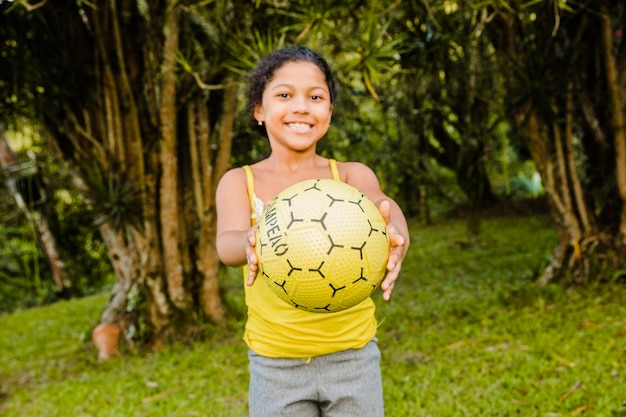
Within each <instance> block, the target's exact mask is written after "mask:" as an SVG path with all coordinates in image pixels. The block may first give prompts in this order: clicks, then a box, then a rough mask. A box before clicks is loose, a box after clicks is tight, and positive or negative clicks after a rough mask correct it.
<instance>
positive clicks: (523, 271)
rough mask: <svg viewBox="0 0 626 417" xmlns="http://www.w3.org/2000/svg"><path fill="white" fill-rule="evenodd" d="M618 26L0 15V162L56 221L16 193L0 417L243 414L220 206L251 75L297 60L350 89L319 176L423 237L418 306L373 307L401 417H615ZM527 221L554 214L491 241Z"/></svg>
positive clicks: (552, 9) (622, 329) (241, 369)
mask: <svg viewBox="0 0 626 417" xmlns="http://www.w3.org/2000/svg"><path fill="white" fill-rule="evenodd" d="M96 3H97V4H96ZM344 3H345V4H344ZM625 13H626V7H625V6H624V4H623V1H621V0H588V1H576V2H572V1H564V0H546V1H536V0H516V1H500V0H488V1H469V0H468V1H465V0H463V1H460V0H458V1H457V0H436V1H435V0H432V1H426V0H420V1H417V0H408V1H393V0H389V1H383V0H378V1H376V0H362V1H355V2H335V1H326V0H298V1H296V0H293V1H289V2H286V1H274V0H268V1H261V0H258V1H254V2H238V1H237V2H234V1H218V0H214V1H212V0H208V1H200V2H194V1H164V0H157V1H153V2H147V1H130V0H127V1H122V0H117V1H108V2H88V1H75V0H67V1H63V0H54V1H53V0H48V1H45V0H44V1H41V2H37V3H32V4H31V3H29V2H27V1H24V0H20V1H7V0H0V39H2V40H3V41H2V43H1V44H0V88H1V89H2V90H1V91H2V94H1V95H0V97H1V98H2V100H1V101H0V142H2V143H5V142H6V143H9V144H10V147H11V148H13V150H14V151H15V155H12V154H11V153H10V152H6V153H3V154H2V155H1V156H2V157H3V158H4V157H6V156H9V157H11V156H15V157H16V158H17V160H18V161H28V160H32V155H31V154H29V151H31V152H34V153H35V156H36V157H35V161H36V162H37V166H38V167H39V173H40V177H29V178H35V179H39V180H41V181H42V185H43V189H45V194H46V196H47V198H46V200H45V204H44V202H42V203H41V204H39V203H38V204H27V205H26V206H25V207H23V206H20V204H18V202H17V201H18V200H19V198H17V199H16V197H19V196H20V195H22V194H21V193H15V190H14V189H11V185H15V182H14V180H16V178H14V177H13V176H12V175H11V174H10V173H9V171H5V172H3V174H2V175H3V177H2V178H1V179H2V180H3V181H4V182H5V183H6V184H7V185H9V187H7V189H6V190H4V189H3V190H2V191H0V209H1V210H0V242H2V245H0V313H2V315H0V363H2V367H1V368H0V378H1V379H0V381H1V383H2V386H1V391H0V400H1V401H2V405H0V411H2V413H3V415H4V414H6V415H7V416H12V415H32V416H38V415H39V416H44V415H46V416H47V415H59V416H65V415H78V416H79V415H85V416H87V415H90V416H91V415H93V416H96V415H120V416H128V415H155V416H157V415H159V416H162V415H177V416H178V415H206V414H207V413H210V414H212V415H224V416H237V415H245V407H246V400H245V398H246V395H245V392H246V387H245V384H246V380H247V379H246V372H245V363H246V358H245V349H244V347H243V344H242V343H241V341H240V337H241V326H242V321H243V317H244V307H243V301H242V295H241V285H240V278H239V274H238V272H236V271H233V270H227V269H224V268H223V267H221V266H220V265H219V263H218V262H217V258H216V256H215V253H214V248H213V247H212V238H213V232H214V226H215V224H214V216H213V214H214V213H213V211H212V210H213V207H214V202H213V201H212V197H213V191H214V186H215V183H216V182H217V180H218V179H219V176H220V174H221V173H223V172H224V170H225V169H227V168H228V166H231V165H239V164H241V163H244V162H250V161H254V160H257V159H258V158H260V157H262V156H263V155H264V153H265V152H266V151H267V148H266V144H265V143H264V142H263V141H262V140H260V139H259V138H258V137H256V136H254V135H253V134H252V132H251V131H250V129H249V127H247V126H246V125H245V123H244V120H243V118H242V117H241V114H240V112H238V110H240V107H241V105H242V100H241V94H242V88H243V86H244V85H245V74H246V73H247V71H248V70H249V69H250V68H251V67H252V65H254V63H255V62H256V61H257V60H258V59H259V58H260V57H261V56H263V55H264V54H265V53H267V52H269V51H270V50H273V49H275V48H277V47H280V46H282V45H285V44H288V43H299V44H304V45H307V46H310V47H312V48H313V49H316V50H317V51H319V52H320V53H321V54H322V55H324V56H326V57H329V58H331V59H330V60H331V63H332V65H333V67H334V68H335V69H336V70H337V74H338V77H339V81H340V84H341V87H342V97H341V102H340V103H339V105H338V106H337V111H336V113H335V114H334V120H333V126H332V129H331V131H330V132H329V135H328V138H327V140H325V141H323V142H322V143H321V145H320V152H321V153H322V154H324V155H326V156H333V157H335V158H337V159H340V160H344V159H358V160H362V161H363V162H365V163H367V164H368V165H370V166H372V167H373V168H374V169H375V170H376V172H377V173H378V175H379V177H380V178H381V181H382V183H383V185H384V187H385V189H386V190H387V191H388V192H389V193H390V194H391V195H393V196H394V197H395V198H396V199H397V200H398V201H399V202H400V203H401V205H402V206H403V208H404V209H405V210H406V212H407V214H408V215H409V217H410V218H411V226H412V228H413V236H414V239H415V241H414V242H413V245H412V246H411V253H410V256H409V258H408V259H407V263H406V265H405V268H404V273H403V275H402V278H401V279H402V281H401V284H400V286H399V288H398V290H397V291H396V293H395V294H394V299H393V301H392V302H391V303H389V304H383V303H381V302H380V300H377V302H378V303H379V310H378V314H379V318H380V320H381V327H380V344H381V347H382V349H383V352H384V355H385V365H384V372H385V385H386V397H387V398H386V399H387V408H388V412H389V415H393V416H396V415H397V416H405V415H406V416H411V415H416V416H454V415H487V416H489V415H493V416H496V415H516V414H519V415H531V416H535V415H536V416H561V415H563V416H565V415H577V414H581V413H583V412H584V413H589V414H592V415H594V416H613V417H614V416H624V415H626V410H625V407H624V402H625V401H626V399H625V398H624V394H623V391H621V390H620V389H619V388H620V384H619V381H620V379H621V378H622V377H623V374H624V372H625V369H624V368H625V366H624V364H625V362H624V352H625V348H624V336H625V334H626V325H625V323H624V321H623V320H624V319H623V317H625V316H626V315H625V314H624V313H625V312H624V307H623V302H622V301H621V300H623V298H624V287H623V282H624V277H626V272H625V271H626V268H625V267H624V259H626V256H624V254H623V251H624V247H625V243H626V204H624V202H625V201H626V128H625V126H626V124H625V123H623V116H624V114H625V111H624V104H623V103H622V101H623V97H625V96H626V95H625V94H624V92H626V42H625V41H624V32H623V31H624V22H625V21H626V20H625V19H624V16H625ZM24 132H27V133H28V134H27V135H24V134H23V133H24ZM5 133H6V134H5ZM20 133H22V135H21V136H20V135H19V134H20ZM26 136H27V137H28V138H29V140H28V141H27V142H26V143H24V142H23V141H22V140H21V138H24V137H26ZM172 161H175V162H177V163H178V164H177V165H175V166H173V165H171V164H170V163H171V162H172ZM3 162H4V159H3ZM10 165H11V164H9V166H10ZM3 168H4V165H3ZM18 179H24V178H22V177H20V178H18ZM27 188H28V187H27ZM22 191H23V190H22ZM544 191H545V192H546V193H547V199H546V198H538V197H540V196H542V195H543V193H544ZM27 195H28V194H23V195H22V197H24V196H27ZM518 199H531V200H530V201H531V203H532V204H531V206H533V207H535V206H540V207H541V212H548V210H546V206H548V207H549V209H550V210H549V213H550V217H548V216H542V215H538V216H535V217H520V218H513V217H504V218H497V219H490V220H486V221H485V223H484V224H481V219H482V218H483V217H484V216H485V215H486V214H487V213H488V212H493V211H497V209H498V207H500V205H499V203H501V202H503V201H504V202H507V203H511V202H513V203H514V204H507V207H508V208H509V210H510V209H511V207H512V208H513V209H515V210H517V209H520V210H522V209H523V207H528V205H518V204H517V203H518V201H517V200H518ZM26 200H27V201H26V202H27V203H29V202H31V201H30V200H29V199H28V198H26ZM515 210H514V211H513V212H514V213H517V211H515ZM450 213H453V214H457V215H458V216H459V217H461V218H462V220H448V221H446V222H441V221H440V220H441V219H442V218H444V217H445V215H448V214H450ZM509 213H511V211H509ZM533 213H537V211H536V210H535V211H533ZM37 220H46V225H47V227H49V229H50V230H52V232H53V235H54V236H56V238H57V239H56V242H57V245H58V246H57V248H58V250H59V253H60V255H61V256H60V259H62V260H63V261H64V263H63V267H64V271H65V273H66V276H67V277H68V283H69V284H71V285H68V286H67V287H65V284H64V283H63V282H61V283H60V284H59V282H60V281H55V274H54V271H55V268H54V266H55V265H56V266H58V265H57V264H56V263H54V262H50V260H49V257H47V256H45V255H44V249H45V245H42V242H41V239H40V234H39V233H38V230H39V229H37V228H36V226H37V225H38V224H39V222H37ZM171 236H175V239H168V238H167V237H171ZM42 246H43V248H42ZM553 249H554V250H553ZM164 260H167V262H166V261H164ZM138 265H141V266H142V267H138ZM181 271H182V272H181ZM181 274H182V276H181ZM218 277H219V278H220V279H219V285H217V283H218V279H217V278H218ZM538 277H540V280H539V281H540V283H541V284H542V286H537V285H536V284H537V280H538ZM68 288H70V289H71V292H68V291H65V290H66V289H68ZM90 294H95V295H90ZM84 295H89V296H88V297H86V298H80V296H84ZM73 296H77V297H78V298H75V299H73V300H71V301H67V300H66V301H60V300H63V299H64V298H67V297H73ZM53 302H56V303H54V304H53ZM32 306H43V307H42V308H37V309H32V310H25V308H27V307H32ZM100 313H102V314H100ZM99 322H106V323H113V324H114V325H116V326H119V327H121V328H122V336H123V340H124V341H125V342H126V343H124V344H123V346H122V348H123V352H124V355H123V356H122V357H118V358H116V359H114V360H112V361H110V362H104V363H100V362H97V361H96V359H95V355H94V352H93V347H92V346H91V345H90V332H91V329H93V327H95V326H96V325H97V324H98V323H99ZM183 330H184V331H183ZM194 341H196V342H197V343H193V342H194ZM164 342H171V343H172V344H171V345H169V346H167V345H165V348H164V349H163V350H161V351H158V350H156V351H154V352H150V351H148V352H150V353H147V354H146V350H142V349H143V348H145V347H159V346H163V343H164ZM208 410H211V411H208Z"/></svg>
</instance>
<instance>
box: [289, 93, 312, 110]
mask: <svg viewBox="0 0 626 417" xmlns="http://www.w3.org/2000/svg"><path fill="white" fill-rule="evenodd" d="M291 111H292V112H294V113H308V111H309V101H308V100H307V98H306V97H301V96H296V97H294V100H293V106H292V108H291Z"/></svg>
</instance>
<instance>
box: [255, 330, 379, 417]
mask: <svg viewBox="0 0 626 417" xmlns="http://www.w3.org/2000/svg"><path fill="white" fill-rule="evenodd" d="M248 356H249V358H250V399H249V404H250V406H249V407H250V417H280V416H285V417H291V416H295V417H322V416H324V417H384V415H385V411H384V407H383V389H382V378H381V373H380V350H379V349H378V346H377V345H376V342H375V341H371V342H369V343H368V344H367V345H365V346H364V347H363V348H362V349H350V350H346V351H342V352H337V353H332V354H329V355H322V356H317V357H314V358H312V359H311V360H310V361H308V360H307V359H276V358H267V357H264V356H260V355H257V354H256V353H254V352H252V351H248Z"/></svg>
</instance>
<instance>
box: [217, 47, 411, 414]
mask: <svg viewBox="0 0 626 417" xmlns="http://www.w3.org/2000/svg"><path fill="white" fill-rule="evenodd" d="M336 96H337V89H336V85H335V80H334V77H333V74H332V73H331V71H330V69H329V67H328V64H327V63H326V62H325V61H324V60H323V59H322V58H321V57H320V56H318V55H317V54H315V53H314V52H312V51H311V50H309V49H307V48H305V47H301V46H291V47H286V48H283V49H279V50H277V51H274V52H272V53H270V54H269V55H268V56H267V57H265V58H264V59H263V60H261V61H260V62H259V63H258V65H257V67H256V68H255V69H254V70H253V71H252V73H251V74H250V79H249V87H248V91H247V100H248V102H247V107H246V110H247V113H248V116H249V117H250V121H251V123H252V126H254V128H255V129H257V130H258V132H259V133H261V134H263V135H265V136H266V137H267V138H268V140H269V144H270V148H271V153H270V155H269V156H268V157H267V158H266V159H263V160H261V161H259V162H257V163H255V164H252V165H250V166H245V167H242V168H235V169H232V170H230V171H228V172H227V173H226V174H225V175H224V176H223V177H222V179H221V180H220V183H219V185H218V188H217V196H216V199H217V250H218V254H219V256H220V259H221V260H222V262H224V263H225V264H226V265H230V266H241V265H245V266H246V268H244V269H247V272H246V273H245V281H246V284H247V285H246V287H245V290H246V291H245V295H246V305H247V307H248V320H247V322H246V328H245V334H244V340H245V341H246V344H247V345H248V348H249V351H248V355H249V359H250V366H249V369H250V392H249V397H250V398H249V408H250V416H252V417H277V416H298V417H309V416H311V417H312V416H315V417H318V416H327V415H328V416H330V415H332V416H346V417H348V416H349V417H366V416H367V417H369V416H371V417H378V416H384V407H383V394H382V382H381V373H380V351H379V350H378V346H377V345H376V337H375V336H376V326H377V323H376V318H375V314H374V313H375V305H374V302H373V301H372V299H371V298H368V299H366V300H365V301H363V302H362V303H360V304H358V305H357V306H355V307H352V308H350V309H347V310H344V311H341V312H338V313H331V314H318V313H309V312H306V311H302V310H299V309H296V308H294V307H292V306H290V305H288V304H287V303H285V302H283V301H282V300H280V299H279V298H278V297H277V296H276V295H274V294H273V293H272V292H271V290H270V289H269V287H268V286H267V285H264V284H258V285H254V283H255V279H256V274H257V271H258V264H257V257H256V254H255V252H254V246H255V244H256V241H255V226H254V223H255V219H257V218H259V217H260V216H261V213H262V212H263V207H264V205H265V204H267V203H268V202H269V201H270V200H271V199H272V198H273V197H274V196H275V195H276V194H278V193H279V192H280V191H282V190H283V189H285V188H287V187H288V186H290V185H292V184H295V183H296V182H299V181H303V180H305V179H311V178H334V179H336V180H340V181H343V182H346V183H348V184H351V185H352V186H354V187H356V188H358V189H359V190H360V191H361V192H362V193H364V194H365V195H367V196H368V197H369V198H370V199H371V200H372V201H373V202H374V203H375V204H376V206H377V207H379V210H380V212H381V214H382V215H383V217H384V218H385V221H386V222H387V233H388V236H389V241H390V246H391V247H390V254H389V260H388V263H387V270H388V272H387V274H386V276H385V279H384V281H383V283H382V284H381V287H382V289H383V298H384V299H385V300H388V299H389V297H390V295H391V292H392V290H393V286H394V282H395V281H396V279H397V277H398V273H399V272H400V267H401V265H402V261H403V259H404V257H405V255H406V252H407V250H408V246H409V232H408V227H407V222H406V219H405V217H404V215H403V213H402V211H401V209H400V207H399V206H398V205H397V204H396V203H395V202H394V201H393V200H392V199H391V198H389V197H388V196H386V195H385V194H384V193H383V192H382V191H381V189H380V185H379V182H378V179H377V178H376V175H375V174H374V172H373V171H372V170H371V169H370V168H368V167H367V166H365V165H363V164H361V163H358V162H343V163H341V162H336V161H334V160H329V159H327V158H324V157H322V156H320V155H318V154H317V151H316V145H317V142H318V141H319V140H321V139H322V138H323V137H324V135H325V134H326V132H327V131H328V128H329V126H330V121H331V115H332V112H333V105H334V103H335V100H336Z"/></svg>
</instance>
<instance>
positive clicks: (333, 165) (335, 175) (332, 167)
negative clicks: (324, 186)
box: [328, 159, 341, 181]
mask: <svg viewBox="0 0 626 417" xmlns="http://www.w3.org/2000/svg"><path fill="white" fill-rule="evenodd" d="M328 162H329V163H330V170H331V172H332V173H333V179H334V180H337V181H341V177H340V176H339V170H338V169H337V161H335V160H334V159H329V160H328Z"/></svg>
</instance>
